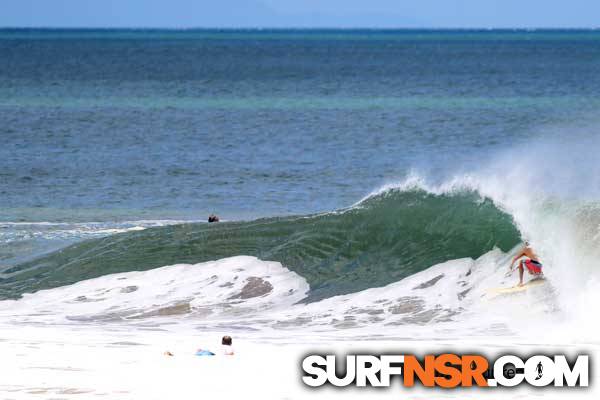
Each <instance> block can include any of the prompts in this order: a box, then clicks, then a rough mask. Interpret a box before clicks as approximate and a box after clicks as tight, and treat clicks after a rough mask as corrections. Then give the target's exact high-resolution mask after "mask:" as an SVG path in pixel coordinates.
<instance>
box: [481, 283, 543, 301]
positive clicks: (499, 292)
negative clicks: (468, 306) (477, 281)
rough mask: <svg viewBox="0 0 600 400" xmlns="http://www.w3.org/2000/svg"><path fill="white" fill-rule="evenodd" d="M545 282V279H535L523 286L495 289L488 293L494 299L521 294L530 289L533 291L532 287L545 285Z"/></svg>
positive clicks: (489, 290)
mask: <svg viewBox="0 0 600 400" xmlns="http://www.w3.org/2000/svg"><path fill="white" fill-rule="evenodd" d="M545 282H546V280H545V279H543V278H539V279H533V280H531V281H529V282H526V283H525V284H524V285H523V286H513V287H508V288H494V289H488V291H487V292H488V294H489V295H491V296H492V297H494V296H499V295H502V294H511V293H519V292H524V291H526V290H528V289H531V288H532V287H535V286H540V285H543V284H544V283H545Z"/></svg>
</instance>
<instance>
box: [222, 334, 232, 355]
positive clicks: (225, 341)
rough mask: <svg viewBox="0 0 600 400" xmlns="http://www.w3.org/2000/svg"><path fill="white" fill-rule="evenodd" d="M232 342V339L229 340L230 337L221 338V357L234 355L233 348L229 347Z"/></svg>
mask: <svg viewBox="0 0 600 400" xmlns="http://www.w3.org/2000/svg"><path fill="white" fill-rule="evenodd" d="M232 342H233V339H231V336H223V339H221V350H222V351H223V355H226V356H232V355H234V354H235V353H234V351H233V346H232V345H231V344H232Z"/></svg>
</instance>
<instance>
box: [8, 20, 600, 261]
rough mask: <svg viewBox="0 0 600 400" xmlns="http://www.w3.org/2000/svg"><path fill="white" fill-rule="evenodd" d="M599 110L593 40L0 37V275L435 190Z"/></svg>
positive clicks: (198, 34) (82, 33)
mask: <svg viewBox="0 0 600 400" xmlns="http://www.w3.org/2000/svg"><path fill="white" fill-rule="evenodd" d="M599 93H600V31H595V30H589V31H577V30H566V31H560V30H558V31H548V30H546V31H518V30H517V31H502V30H498V31H494V30H491V31H468V30H459V31H452V30H439V31H420V30H397V31H378V30H315V31H310V30H182V31H162V30H27V29H12V30H6V29H5V30H0V140H1V142H2V145H1V146H0V221H2V222H1V224H2V225H1V229H0V232H1V237H2V240H3V242H4V243H5V246H4V247H3V250H2V255H1V260H0V262H1V263H2V264H3V265H5V266H10V265H13V264H16V263H18V262H19V261H22V260H24V259H29V258H32V257H34V256H37V255H39V254H41V253H44V252H47V251H50V250H53V249H56V248H60V247H62V246H64V245H66V244H69V243H73V242H76V241H78V240H81V239H85V238H89V237H95V235H100V236H102V235H105V234H108V233H107V231H106V230H107V229H115V227H116V228H118V229H122V230H127V229H130V228H132V227H133V228H135V227H136V226H138V225H143V226H144V223H143V222H135V221H140V220H143V221H146V222H145V223H146V224H147V225H148V224H149V225H151V226H153V225H156V224H162V222H157V221H165V220H166V221H167V222H165V223H169V222H168V221H172V220H204V219H205V218H206V216H207V215H208V214H209V213H213V212H214V213H217V214H218V215H219V216H220V217H221V218H222V219H225V220H240V219H243V220H250V219H254V218H257V217H272V216H278V215H279V216H280V215H290V214H294V215H302V214H307V213H315V212H324V211H331V210H336V209H339V208H343V207H347V206H350V205H351V204H354V203H356V202H357V201H358V200H360V199H361V198H363V197H364V196H365V195H367V194H368V193H370V192H372V191H373V190H375V189H377V188H378V187H380V186H382V185H384V184H386V183H388V182H390V181H394V180H398V179H399V178H400V177H403V176H405V175H406V174H408V173H410V172H411V171H413V170H418V171H421V172H422V173H425V174H428V175H429V176H431V177H433V179H438V180H440V181H442V180H444V179H445V178H446V177H448V176H450V175H451V174H453V173H455V172H456V171H470V170H477V168H478V166H479V165H480V164H481V163H482V162H484V160H486V159H488V158H489V157H492V156H493V155H494V154H496V153H497V152H499V151H500V150H502V149H504V148H507V147H511V148H514V147H517V148H518V147H519V146H520V145H523V146H526V143H528V141H530V140H531V139H532V138H536V137H539V136H543V135H545V134H546V130H545V127H547V126H557V125H561V124H566V125H569V124H579V123H581V122H582V121H586V120H588V119H590V118H592V117H593V115H594V113H595V112H596V110H597V109H598V107H599V106H600V95H599ZM524 154H528V150H527V149H526V147H525V148H524ZM132 221H134V222H132ZM92 222H94V223H96V225H93V226H91V225H90V223H92ZM41 223H50V224H49V225H48V224H46V225H43V224H42V225H40V224H41ZM61 224H67V228H65V227H64V226H65V225H61ZM40 227H43V228H40ZM98 232H100V233H98Z"/></svg>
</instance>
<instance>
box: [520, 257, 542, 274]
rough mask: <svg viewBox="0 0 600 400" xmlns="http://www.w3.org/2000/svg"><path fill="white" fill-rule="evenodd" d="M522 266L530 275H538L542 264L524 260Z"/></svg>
mask: <svg viewBox="0 0 600 400" xmlns="http://www.w3.org/2000/svg"><path fill="white" fill-rule="evenodd" d="M524 264H525V266H526V267H527V270H528V271H529V273H530V274H533V275H539V274H541V273H542V264H540V263H539V262H537V261H534V260H531V259H527V260H525V262H524Z"/></svg>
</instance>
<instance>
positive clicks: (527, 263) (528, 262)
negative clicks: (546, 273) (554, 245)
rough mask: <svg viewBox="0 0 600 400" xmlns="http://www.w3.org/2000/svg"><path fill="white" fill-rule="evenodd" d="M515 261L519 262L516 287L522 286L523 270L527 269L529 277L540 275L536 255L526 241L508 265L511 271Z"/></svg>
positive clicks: (540, 268)
mask: <svg viewBox="0 0 600 400" xmlns="http://www.w3.org/2000/svg"><path fill="white" fill-rule="evenodd" d="M519 259H520V260H519ZM517 260H519V284H518V285H517V286H523V271H524V270H525V268H527V271H529V273H530V274H531V275H534V276H541V275H542V263H541V262H540V259H539V257H538V256H537V254H535V252H534V251H533V249H532V248H531V246H530V245H529V242H527V241H526V242H525V247H523V249H522V250H521V251H520V252H519V253H517V255H516V256H514V257H513V259H512V262H511V263H510V268H511V270H512V268H513V264H514V263H515V261H517Z"/></svg>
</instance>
